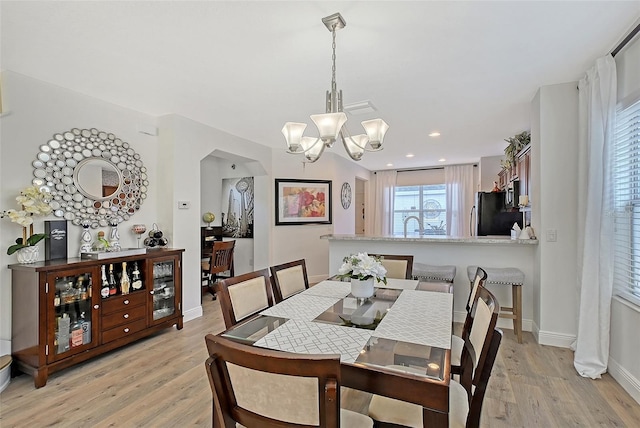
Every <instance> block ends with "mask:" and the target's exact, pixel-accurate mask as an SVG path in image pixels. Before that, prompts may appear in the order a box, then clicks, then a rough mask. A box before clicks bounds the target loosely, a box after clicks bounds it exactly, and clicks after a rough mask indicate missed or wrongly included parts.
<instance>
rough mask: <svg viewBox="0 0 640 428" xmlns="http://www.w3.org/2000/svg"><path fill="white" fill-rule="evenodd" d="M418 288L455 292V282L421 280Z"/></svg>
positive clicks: (437, 291)
mask: <svg viewBox="0 0 640 428" xmlns="http://www.w3.org/2000/svg"><path fill="white" fill-rule="evenodd" d="M417 290H422V291H435V292H436V293H451V292H453V284H451V283H450V282H430V281H420V282H419V283H418V287H417Z"/></svg>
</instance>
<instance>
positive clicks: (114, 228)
mask: <svg viewBox="0 0 640 428" xmlns="http://www.w3.org/2000/svg"><path fill="white" fill-rule="evenodd" d="M109 223H110V224H111V234H110V235H109V250H110V251H120V250H121V247H120V234H119V233H118V219H117V218H112V219H111V220H109Z"/></svg>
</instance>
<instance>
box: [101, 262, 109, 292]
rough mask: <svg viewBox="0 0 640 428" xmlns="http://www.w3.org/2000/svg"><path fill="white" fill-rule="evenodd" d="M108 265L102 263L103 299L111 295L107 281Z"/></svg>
mask: <svg viewBox="0 0 640 428" xmlns="http://www.w3.org/2000/svg"><path fill="white" fill-rule="evenodd" d="M106 270H107V267H106V266H105V265H102V287H101V288H100V295H101V296H102V298H103V299H106V298H107V297H109V281H107V272H106Z"/></svg>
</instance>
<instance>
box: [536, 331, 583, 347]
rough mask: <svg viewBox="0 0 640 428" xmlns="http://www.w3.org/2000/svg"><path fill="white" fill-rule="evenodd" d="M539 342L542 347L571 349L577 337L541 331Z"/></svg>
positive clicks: (539, 332) (538, 336)
mask: <svg viewBox="0 0 640 428" xmlns="http://www.w3.org/2000/svg"><path fill="white" fill-rule="evenodd" d="M537 340H538V343H539V344H540V345H548V346H555V347H557V348H571V344H572V343H573V342H575V341H576V336H575V334H566V333H556V332H553V331H540V330H539V331H538V334H537Z"/></svg>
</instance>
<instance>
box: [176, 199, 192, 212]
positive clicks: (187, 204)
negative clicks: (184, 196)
mask: <svg viewBox="0 0 640 428" xmlns="http://www.w3.org/2000/svg"><path fill="white" fill-rule="evenodd" d="M190 206H191V203H190V202H189V201H178V209H179V210H188V209H189V207H190Z"/></svg>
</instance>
